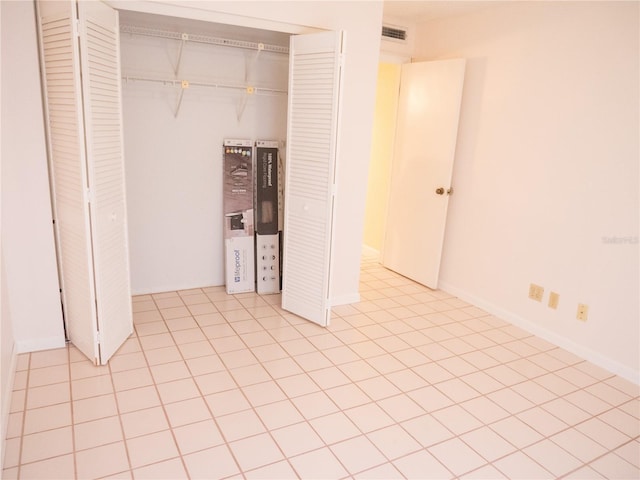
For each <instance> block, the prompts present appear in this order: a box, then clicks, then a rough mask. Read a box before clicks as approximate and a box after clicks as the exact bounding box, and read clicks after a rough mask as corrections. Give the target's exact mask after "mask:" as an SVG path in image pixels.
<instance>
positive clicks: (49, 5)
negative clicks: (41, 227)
mask: <svg viewBox="0 0 640 480" xmlns="http://www.w3.org/2000/svg"><path fill="white" fill-rule="evenodd" d="M78 13H79V15H80V19H79V21H78V19H77V18H78V17H77V15H78ZM38 15H39V19H40V36H41V42H42V57H43V58H42V64H43V71H44V78H45V92H46V110H47V126H48V134H49V143H50V163H51V175H52V186H53V203H54V208H55V217H56V239H57V243H58V268H59V269H60V273H61V275H60V276H61V279H62V282H61V284H62V295H63V308H64V312H65V324H66V329H67V335H68V337H69V340H70V341H71V342H72V343H73V344H74V345H76V346H77V347H78V348H79V349H80V351H82V352H83V353H84V354H85V355H86V356H87V357H88V358H89V359H90V360H92V361H93V362H94V363H96V364H106V363H107V361H108V360H109V358H110V357H111V355H113V353H115V351H116V350H117V349H118V347H120V345H121V344H122V343H123V342H124V340H126V338H127V337H128V336H129V335H130V334H131V332H132V331H133V322H132V313H131V303H130V302H131V296H130V287H129V258H128V241H127V224H126V209H125V185H124V159H123V153H122V121H121V118H122V116H121V111H120V108H121V106H120V105H121V101H120V66H119V63H120V59H119V44H118V42H119V37H118V17H117V12H116V11H115V10H113V9H112V8H110V7H108V6H106V5H105V4H103V3H102V2H98V1H95V2H94V1H92V2H85V1H81V2H78V3H77V4H76V2H75V1H73V0H66V1H39V2H38ZM78 39H79V42H78Z"/></svg>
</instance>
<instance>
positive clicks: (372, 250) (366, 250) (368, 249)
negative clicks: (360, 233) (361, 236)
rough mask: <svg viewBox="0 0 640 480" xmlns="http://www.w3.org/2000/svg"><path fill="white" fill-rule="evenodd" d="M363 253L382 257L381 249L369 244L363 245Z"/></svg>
mask: <svg viewBox="0 0 640 480" xmlns="http://www.w3.org/2000/svg"><path fill="white" fill-rule="evenodd" d="M362 253H363V254H365V255H371V256H374V255H375V256H376V257H378V258H380V251H379V250H376V249H375V248H373V247H370V246H369V245H364V244H363V245H362Z"/></svg>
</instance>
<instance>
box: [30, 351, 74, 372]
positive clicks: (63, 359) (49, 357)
mask: <svg viewBox="0 0 640 480" xmlns="http://www.w3.org/2000/svg"><path fill="white" fill-rule="evenodd" d="M30 358H31V360H30V363H29V368H30V369H36V368H42V367H52V366H55V365H67V364H68V363H69V351H68V350H67V348H56V349H52V350H42V351H40V352H33V353H31V357H30ZM22 369H23V368H21V370H22Z"/></svg>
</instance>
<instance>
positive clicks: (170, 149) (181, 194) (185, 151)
mask: <svg viewBox="0 0 640 480" xmlns="http://www.w3.org/2000/svg"><path fill="white" fill-rule="evenodd" d="M198 23H199V24H202V22H198ZM120 24H121V30H125V32H123V33H121V38H120V40H121V59H122V75H123V77H124V79H123V88H122V102H123V117H124V145H125V168H126V182H127V207H128V215H129V242H130V246H129V249H130V256H131V260H130V262H131V287H132V293H133V294H142V293H151V292H163V291H169V290H178V289H188V288H194V287H202V286H208V285H223V284H224V281H225V280H224V248H223V245H224V244H223V210H222V172H223V166H222V144H223V140H224V139H225V138H241V139H252V140H258V139H263V140H264V139H268V140H285V136H286V127H287V95H286V90H287V82H288V65H289V58H288V54H286V53H284V54H283V53H274V52H269V51H266V50H255V49H245V48H238V47H229V46H220V45H211V44H203V43H196V42H190V41H188V40H187V41H186V42H184V45H182V42H181V41H180V40H175V39H170V38H162V37H152V36H146V35H145V36H143V35H138V34H131V33H126V27H124V28H123V26H124V25H131V23H130V22H128V20H127V17H126V16H125V15H121V19H120ZM158 27H159V28H161V29H162V30H165V31H180V32H181V33H187V34H190V33H191V34H195V33H203V32H202V31H201V30H198V29H197V28H193V29H191V30H189V29H187V28H185V23H184V21H182V22H181V24H180V25H179V27H178V28H179V30H178V29H177V28H176V27H175V26H173V27H172V26H171V25H170V24H169V25H167V24H160V25H159V26H158ZM220 28H221V35H216V31H215V25H214V24H208V25H207V32H206V34H207V35H211V36H218V37H225V38H232V37H230V36H229V31H228V30H229V27H228V26H220ZM243 32H244V33H245V38H242V35H238V34H236V39H238V40H247V39H248V38H246V33H247V32H248V29H243ZM249 33H250V35H251V37H253V38H256V39H257V38H260V37H261V35H260V31H255V30H254V31H251V32H249ZM273 35H274V32H264V37H265V38H267V39H272V38H273ZM277 35H280V37H283V34H277ZM253 41H257V42H259V40H253ZM264 43H273V42H269V41H268V40H265V41H264ZM279 44H280V45H284V46H288V41H287V40H286V38H285V39H284V41H283V39H282V38H280V43H279ZM181 47H182V53H180V50H181ZM178 59H179V62H178ZM178 63H179V70H178V72H177V74H176V68H177V66H178ZM127 77H129V80H127ZM133 77H137V78H140V77H143V78H147V79H151V78H155V79H175V80H176V82H175V84H171V83H166V84H164V83H162V82H149V81H141V80H131V78H133ZM182 80H187V81H189V82H190V86H189V88H186V89H184V90H183V89H182V87H181V81H182ZM198 83H207V84H214V83H219V84H226V85H236V86H238V87H240V88H215V87H211V86H198V85H197V84H198ZM245 85H247V86H254V87H255V88H256V92H255V93H253V94H249V93H247V90H246V89H245V88H243V87H244V86H245ZM261 87H262V88H267V89H274V90H281V91H283V92H285V93H273V92H271V93H269V92H266V91H265V92H263V93H262V92H261V91H260V88H261ZM181 94H182V100H180V96H181Z"/></svg>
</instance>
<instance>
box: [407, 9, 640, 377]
mask: <svg viewBox="0 0 640 480" xmlns="http://www.w3.org/2000/svg"><path fill="white" fill-rule="evenodd" d="M638 7H639V4H638V3H637V2H621V3H616V2H526V3H525V2H522V3H521V2H514V3H512V4H508V5H506V6H503V7H500V8H495V9H490V10H485V11H481V12H477V13H475V14H470V15H466V16H461V17H455V18H451V19H443V20H439V21H433V22H428V23H424V24H421V25H418V38H417V44H416V57H418V58H419V59H421V60H428V59H443V58H455V57H464V58H467V60H468V63H467V73H466V81H465V92H464V98H463V105H462V114H461V123H460V130H459V136H458V139H459V140H458V150H457V155H456V164H455V169H454V187H455V195H453V196H452V198H451V203H450V206H449V217H448V219H449V223H448V230H447V233H446V239H445V249H444V257H443V262H442V270H441V285H442V287H443V288H444V289H446V290H449V291H450V292H452V293H454V294H458V295H459V296H461V297H462V298H466V299H469V300H471V301H474V302H475V303H476V304H479V305H480V306H484V307H485V308H487V309H488V310H490V311H493V312H495V313H498V314H501V315H502V316H503V317H504V318H507V319H509V320H511V321H513V322H515V323H516V324H520V325H522V326H524V327H525V328H527V329H529V330H531V331H533V332H534V333H538V334H540V335H542V336H543V337H546V338H548V339H551V340H553V341H555V342H556V343H557V344H559V345H561V346H565V347H567V348H569V349H570V350H573V351H574V352H576V353H578V354H580V355H582V356H584V357H586V358H588V359H590V360H593V361H595V362H596V363H599V364H600V365H602V366H605V367H606V368H608V369H610V370H612V371H614V372H616V373H620V374H622V375H624V376H625V377H627V378H630V379H632V380H634V381H635V382H636V383H637V382H639V381H640V374H639V370H638V368H639V365H640V356H639V345H640V342H639V340H640V331H639V323H638V318H639V317H640V314H639V311H638V291H639V284H638V260H639V257H638V200H639V199H638V173H639V172H638V158H639V144H638V132H639V120H638V108H639V93H638V90H639V85H640V83H639V82H640V79H639V73H638V72H639V58H640V55H639V53H640V52H639V42H638V33H639V32H638V18H639V15H638V13H639V12H638ZM611 238H618V239H620V240H619V241H618V242H617V243H611V241H610V240H609V239H611ZM530 282H534V283H537V284H539V285H542V286H544V287H545V295H544V300H543V303H542V304H540V303H537V302H534V301H532V300H529V299H528V298H527V294H528V287H529V283H530ZM551 290H553V291H555V292H558V293H559V294H560V305H559V308H558V310H553V309H550V308H548V307H547V305H546V303H547V300H548V293H549V292H550V291H551ZM578 303H585V304H587V305H588V306H589V318H588V321H587V322H580V321H578V320H576V309H577V304H578Z"/></svg>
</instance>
